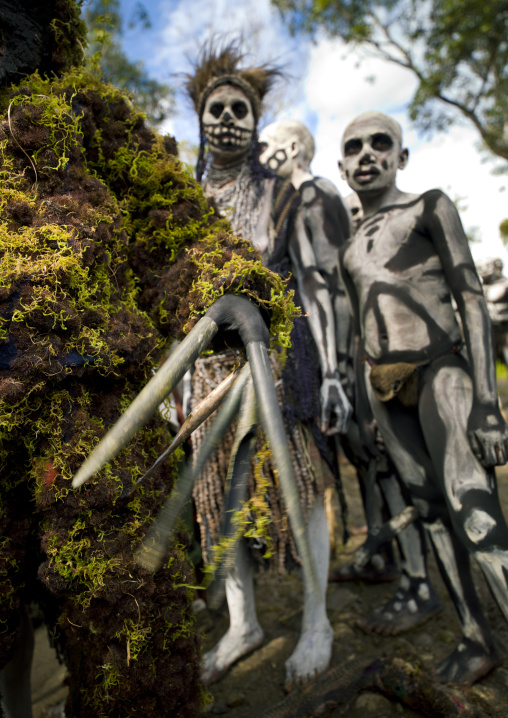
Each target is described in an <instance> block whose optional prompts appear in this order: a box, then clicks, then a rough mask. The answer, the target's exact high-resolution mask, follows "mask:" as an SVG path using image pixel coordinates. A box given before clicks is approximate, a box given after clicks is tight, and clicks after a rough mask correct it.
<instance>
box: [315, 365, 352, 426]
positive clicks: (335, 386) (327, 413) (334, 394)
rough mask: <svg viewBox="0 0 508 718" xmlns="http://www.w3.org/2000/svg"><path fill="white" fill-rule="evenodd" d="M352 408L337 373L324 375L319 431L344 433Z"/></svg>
mask: <svg viewBox="0 0 508 718" xmlns="http://www.w3.org/2000/svg"><path fill="white" fill-rule="evenodd" d="M352 414H353V408H352V406H351V404H350V403H349V400H348V398H347V396H346V394H345V392H344V389H343V388H342V384H341V383H340V379H339V373H338V372H335V374H332V375H331V376H326V377H325V378H324V379H323V382H322V384H321V431H322V432H323V433H324V434H328V435H329V436H331V435H332V434H345V433H346V432H347V430H348V426H349V421H350V419H351V416H352Z"/></svg>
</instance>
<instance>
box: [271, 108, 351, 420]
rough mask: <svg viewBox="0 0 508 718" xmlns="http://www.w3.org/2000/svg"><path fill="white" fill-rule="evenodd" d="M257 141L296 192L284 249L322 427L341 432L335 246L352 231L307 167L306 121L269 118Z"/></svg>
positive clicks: (343, 317)
mask: <svg viewBox="0 0 508 718" xmlns="http://www.w3.org/2000/svg"><path fill="white" fill-rule="evenodd" d="M259 143H260V145H261V155H260V161H261V163H262V164H264V165H265V166H266V167H269V168H270V169H273V170H274V171H276V172H277V174H278V175H279V176H281V177H286V178H288V179H290V180H291V182H292V184H293V186H294V187H295V188H296V189H298V190H299V192H300V197H301V204H300V208H299V210H298V212H297V215H296V219H295V226H294V231H293V233H292V235H291V237H290V239H289V246H288V250H289V255H290V258H291V268H292V271H293V272H294V274H295V276H296V280H297V283H298V290H299V294H300V297H301V301H302V305H303V308H304V309H305V311H306V314H307V318H308V322H309V326H310V329H311V332H312V336H313V338H314V341H315V343H316V347H317V349H318V353H319V361H320V366H321V376H322V385H321V407H322V421H321V428H322V430H323V431H324V432H325V433H335V432H339V433H346V431H347V428H348V424H349V420H350V418H351V414H352V407H351V405H350V403H349V400H348V399H347V397H346V394H345V392H344V390H343V387H342V383H341V379H340V369H342V375H343V376H345V375H346V363H347V357H348V348H349V343H350V340H351V334H350V320H349V316H350V314H349V309H348V306H347V299H346V295H345V292H344V290H343V288H342V286H341V283H340V279H339V261H338V256H339V255H338V250H339V247H340V246H341V245H342V244H343V243H344V242H345V240H346V239H347V237H349V235H350V234H351V222H350V219H349V214H348V212H347V209H346V208H345V206H344V203H343V202H342V198H341V196H340V194H339V193H338V191H337V189H336V188H335V187H334V185H333V184H332V183H331V182H330V181H329V180H326V179H323V178H319V177H317V178H316V177H314V176H313V175H312V174H311V172H310V168H309V165H310V162H311V160H312V157H313V155H314V140H313V137H312V135H311V134H310V132H309V131H308V130H307V128H306V127H305V125H302V123H300V122H294V121H288V122H278V123H274V124H272V125H269V126H268V127H265V129H264V130H263V131H262V132H261V134H260V135H259ZM333 414H334V415H335V416H333Z"/></svg>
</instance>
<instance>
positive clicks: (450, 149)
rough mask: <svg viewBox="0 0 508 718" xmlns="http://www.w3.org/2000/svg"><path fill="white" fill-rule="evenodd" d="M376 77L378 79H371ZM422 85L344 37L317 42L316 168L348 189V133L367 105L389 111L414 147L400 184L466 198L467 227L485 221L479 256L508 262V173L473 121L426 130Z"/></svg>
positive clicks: (309, 83)
mask: <svg viewBox="0 0 508 718" xmlns="http://www.w3.org/2000/svg"><path fill="white" fill-rule="evenodd" d="M372 76H374V77H375V78H376V79H375V82H373V83H371V82H369V81H368V79H366V78H369V77H372ZM415 87H416V81H415V80H414V78H413V76H412V75H411V73H409V72H407V71H406V70H404V69H403V68H399V67H397V66H395V65H390V64H388V63H386V62H383V61H381V60H378V59H375V58H372V57H369V58H367V59H365V60H362V61H361V62H358V55H357V54H351V53H349V54H348V53H347V52H346V50H345V48H344V46H343V45H342V43H340V42H338V41H329V40H325V41H322V42H321V43H320V44H319V45H317V46H316V47H314V48H313V49H312V51H311V56H310V65H309V70H308V74H307V77H306V79H305V91H306V100H307V103H308V110H309V112H311V113H312V114H313V116H317V118H318V121H317V124H316V127H315V130H314V132H315V138H316V146H317V152H316V157H315V159H314V162H313V164H312V169H313V172H315V173H316V174H320V175H323V176H325V177H328V178H329V179H331V180H332V181H333V182H335V184H337V186H338V187H339V189H340V191H341V192H342V193H343V194H344V195H346V194H348V193H349V191H350V190H349V187H348V185H347V184H346V182H344V181H343V180H341V179H340V175H339V171H338V168H337V160H338V159H339V157H340V140H341V137H342V133H343V131H344V129H345V128H346V126H347V124H348V123H349V122H350V121H351V120H352V119H354V117H356V116H357V115H359V114H361V113H363V112H367V111H370V110H379V111H381V112H385V113H387V114H389V115H391V116H392V117H394V118H395V119H396V120H397V121H398V122H399V123H400V124H401V125H402V128H403V131H404V142H405V144H406V145H407V146H408V147H409V148H410V162H409V165H408V167H407V168H406V169H405V170H404V172H401V173H400V174H399V178H398V179H399V182H398V184H399V187H400V189H402V190H405V191H408V192H424V191H426V190H428V189H432V188H434V187H438V188H440V189H442V190H444V191H445V192H447V194H449V195H450V197H451V198H452V199H453V200H455V199H458V198H460V199H461V202H460V205H461V206H462V209H461V218H462V222H463V224H464V226H465V228H466V231H468V230H469V229H470V228H478V234H479V237H480V238H481V242H478V243H474V244H472V245H471V250H472V252H473V256H475V258H482V257H487V256H500V257H501V258H502V259H503V261H504V263H505V266H506V267H507V268H508V252H507V251H506V249H505V248H504V247H503V245H502V243H501V240H500V238H499V224H500V222H501V221H502V220H504V219H506V218H507V217H508V202H507V200H506V193H505V192H503V191H500V190H502V188H503V187H504V185H505V184H506V182H507V180H506V178H502V177H495V176H493V175H492V173H491V165H490V164H488V163H484V162H482V158H481V155H480V154H479V153H478V151H477V149H476V146H477V143H478V134H477V133H476V131H475V130H474V129H473V128H471V127H469V126H454V127H452V128H451V130H450V131H449V132H448V133H447V134H436V135H434V137H433V138H432V139H430V140H429V139H422V138H421V137H419V136H418V134H417V132H416V130H415V129H414V127H413V126H411V125H410V123H409V119H408V116H407V105H408V102H409V100H410V99H411V96H412V94H413V92H414V90H415ZM304 121H305V120H304Z"/></svg>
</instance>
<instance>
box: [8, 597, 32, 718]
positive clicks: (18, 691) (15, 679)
mask: <svg viewBox="0 0 508 718" xmlns="http://www.w3.org/2000/svg"><path fill="white" fill-rule="evenodd" d="M33 649H34V634H33V628H32V622H31V620H30V617H29V615H28V611H27V609H26V607H25V606H22V608H21V622H20V626H19V629H18V635H17V640H16V647H15V649H14V654H13V656H12V659H11V660H10V662H9V663H8V664H7V665H6V666H5V667H4V668H3V669H2V670H1V671H0V694H1V696H2V708H3V709H4V713H5V716H6V718H32V697H31V688H30V670H31V667H32V656H33Z"/></svg>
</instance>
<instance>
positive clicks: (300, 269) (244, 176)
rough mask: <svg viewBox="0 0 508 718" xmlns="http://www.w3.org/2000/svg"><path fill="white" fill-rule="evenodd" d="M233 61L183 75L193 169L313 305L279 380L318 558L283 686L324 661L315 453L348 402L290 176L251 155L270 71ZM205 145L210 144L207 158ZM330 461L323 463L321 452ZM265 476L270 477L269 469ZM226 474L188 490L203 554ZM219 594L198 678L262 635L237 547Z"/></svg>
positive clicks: (324, 295)
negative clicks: (194, 131) (315, 584)
mask: <svg viewBox="0 0 508 718" xmlns="http://www.w3.org/2000/svg"><path fill="white" fill-rule="evenodd" d="M240 60H241V54H240V53H239V52H238V51H237V50H236V48H235V47H234V46H230V47H227V48H225V49H224V50H222V51H219V52H217V53H215V51H214V50H213V49H211V50H209V51H207V52H206V53H205V55H204V56H203V57H202V58H201V61H200V64H199V66H198V67H197V68H196V71H195V73H194V75H193V76H192V77H190V78H189V83H188V90H189V94H190V96H191V98H192V100H193V102H194V105H195V108H196V111H197V113H198V117H199V122H200V132H201V150H200V157H199V162H198V168H197V175H198V179H200V181H201V182H202V184H203V187H204V189H205V193H206V194H207V195H208V196H209V197H211V198H213V199H214V201H215V204H216V206H217V208H218V210H219V211H220V212H221V213H223V214H225V215H226V216H227V217H228V218H229V219H230V221H231V224H232V226H233V229H234V231H235V232H237V233H239V234H240V235H241V236H244V237H246V238H248V239H250V241H251V242H252V243H253V245H254V246H255V247H256V248H257V250H258V251H259V252H260V254H261V256H262V258H263V263H264V264H265V265H266V266H268V267H270V268H271V269H272V270H274V271H276V272H277V273H279V274H281V275H283V276H289V273H290V271H291V272H294V274H295V275H296V278H297V280H298V281H297V283H295V284H294V288H295V289H297V290H299V292H300V296H301V302H302V304H303V306H304V307H305V308H308V307H312V314H313V320H312V322H311V323H310V325H311V329H312V334H313V335H314V338H315V344H314V343H313V342H312V338H311V336H312V335H311V334H310V332H309V326H308V325H307V322H306V320H305V319H303V318H298V319H297V320H296V321H295V327H294V330H293V332H292V335H291V341H292V347H291V349H290V350H289V351H288V354H287V359H286V363H285V366H284V369H283V370H282V383H281V384H280V402H281V405H282V407H283V411H284V415H285V421H286V428H287V431H288V436H289V439H290V445H291V447H292V452H293V468H294V470H295V472H296V473H297V474H298V476H299V479H300V486H302V487H304V488H303V494H302V505H303V507H304V508H305V509H306V511H307V514H308V515H309V514H310V516H309V535H310V536H311V537H312V539H311V540H312V545H313V549H314V552H315V556H316V559H319V560H318V561H317V565H318V572H319V581H320V595H319V596H318V597H316V596H314V597H312V596H310V595H309V594H307V593H305V596H304V598H305V609H304V618H303V626H302V634H301V637H300V640H299V643H298V645H297V647H296V649H295V651H294V653H293V655H292V656H291V657H290V659H289V660H288V661H287V663H286V683H287V685H292V684H294V683H297V682H301V681H304V680H306V679H308V678H310V677H312V676H313V675H314V674H315V673H317V672H320V671H322V670H324V669H325V668H326V666H327V665H328V662H329V660H330V655H331V641H332V632H331V628H330V624H329V622H328V619H327V617H326V610H325V592H326V580H327V570H328V560H329V554H328V537H327V528H326V522H325V521H324V511H323V500H322V494H323V491H324V483H325V481H326V480H331V476H330V478H329V479H327V478H325V477H326V476H327V474H330V470H329V469H328V467H327V465H326V463H325V462H324V461H323V460H322V458H321V455H325V456H328V450H327V447H326V442H325V441H324V439H323V435H322V432H321V429H323V430H324V431H344V430H345V429H346V427H347V423H348V421H349V416H350V411H351V407H350V405H349V402H348V400H347V398H346V396H345V394H344V392H343V390H342V387H341V385H340V381H339V376H338V372H337V364H336V352H335V345H334V336H333V329H332V324H331V322H332V321H333V319H332V318H333V313H332V308H331V302H330V297H329V295H328V292H327V290H326V286H324V284H323V282H322V280H321V278H320V277H316V274H315V272H314V273H312V272H309V268H308V266H307V265H306V263H305V261H304V256H303V253H302V248H301V247H299V246H297V243H295V244H294V245H291V244H289V245H288V242H289V239H290V236H291V235H290V232H289V231H288V228H290V226H291V223H292V221H293V214H294V208H295V203H296V202H297V197H296V193H295V190H294V188H293V186H292V185H291V184H290V183H289V182H288V181H284V180H281V179H279V178H276V177H275V176H274V175H273V173H272V172H270V171H267V170H265V169H264V168H263V167H262V166H261V164H260V163H259V159H258V154H259V148H258V145H257V140H256V137H257V124H258V120H259V117H260V113H261V101H262V99H263V97H264V95H265V94H266V92H267V91H268V89H269V87H270V85H271V83H272V80H273V79H274V77H275V76H276V74H277V73H276V71H274V70H273V69H271V68H268V67H261V68H250V69H239V63H240ZM205 144H207V145H208V151H209V155H208V157H207V158H205V155H204V150H205ZM316 279H317V281H316ZM331 329H332V331H330V330H331ZM316 346H317V347H318V351H316V349H315V347H316ZM276 357H277V354H276V353H275V354H274V357H273V358H272V360H273V368H274V370H275V371H276V372H278V373H279V374H280V366H279V365H280V362H279V360H278V359H277V358H276ZM234 361H235V357H234V356H231V355H223V356H222V357H212V358H211V359H207V360H200V361H199V362H198V363H197V365H196V373H195V375H194V392H196V391H197V392H199V385H200V384H199V382H202V383H204V384H205V385H206V383H207V382H208V383H209V382H210V380H211V379H213V380H214V381H216V380H217V377H218V376H219V374H220V372H222V371H224V368H221V367H227V366H228V364H229V365H231V363H232V362H234ZM319 366H320V367H321V381H320V378H319V373H318V372H319ZM196 375H197V378H196ZM319 420H320V424H321V428H320V426H319V423H318V421H319ZM196 443H197V442H195V448H197V446H196ZM309 459H310V460H309ZM328 460H329V461H330V462H331V459H330V457H329V456H328ZM214 471H215V473H214ZM268 474H269V475H271V472H270V470H269V469H268ZM224 481H225V472H224V470H223V469H221V467H220V466H217V467H216V469H214V470H208V472H207V471H205V473H204V475H203V478H202V480H201V482H200V486H198V488H197V489H196V491H195V492H194V499H195V501H196V505H197V513H198V520H199V521H200V524H201V529H202V542H203V548H204V550H205V551H206V550H207V543H208V542H209V541H210V533H211V532H213V530H214V529H215V530H216V526H215V527H214V526H211V525H210V521H209V520H208V517H210V516H211V515H212V511H213V507H211V506H210V501H209V500H208V499H207V496H210V493H213V494H214V495H215V496H216V505H218V506H219V507H220V506H221V502H222V499H221V494H222V491H223V489H222V486H223V483H224ZM270 485H271V488H270V489H269V492H270V505H271V507H272V518H273V519H274V522H273V524H272V525H273V526H281V522H280V518H279V516H280V514H278V513H277V512H280V510H281V509H280V508H278V506H280V502H279V500H278V499H277V496H276V492H274V483H273V479H271V484H270ZM205 487H206V488H205ZM210 487H215V488H210ZM219 520H220V519H219ZM217 522H218V521H217V520H216V521H215V523H216V524H217ZM277 530H278V529H277ZM275 542H276V546H277V551H276V559H277V563H278V565H279V568H280V569H282V568H283V566H284V564H285V563H286V561H287V558H288V555H289V553H290V545H291V538H290V536H289V535H288V533H287V532H285V531H283V532H280V531H279V533H278V534H277V536H276V539H275ZM226 593H227V598H228V605H229V610H230V619H231V623H230V629H229V631H228V632H227V634H226V635H225V636H224V637H223V638H222V639H221V641H220V642H219V643H218V644H217V646H216V647H215V648H214V649H213V650H212V651H210V652H209V653H208V654H207V655H206V656H205V657H204V670H203V678H204V680H205V681H206V682H212V681H214V680H217V679H218V678H220V677H221V675H222V674H223V673H224V672H225V671H226V670H227V669H228V668H229V666H230V665H232V664H233V663H234V662H235V661H236V660H237V659H238V658H240V657H241V656H242V655H245V654H246V653H247V652H249V651H250V650H253V649H254V648H256V647H257V646H258V645H259V644H260V643H261V641H262V639H263V632H262V629H261V627H260V626H259V623H258V621H257V617H256V612H255V607H254V597H253V569H252V565H251V564H250V561H249V557H248V555H247V554H246V553H245V546H243V545H242V548H241V550H240V554H239V556H238V558H237V563H236V568H235V571H234V573H232V574H230V576H229V577H228V579H227V581H226Z"/></svg>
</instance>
